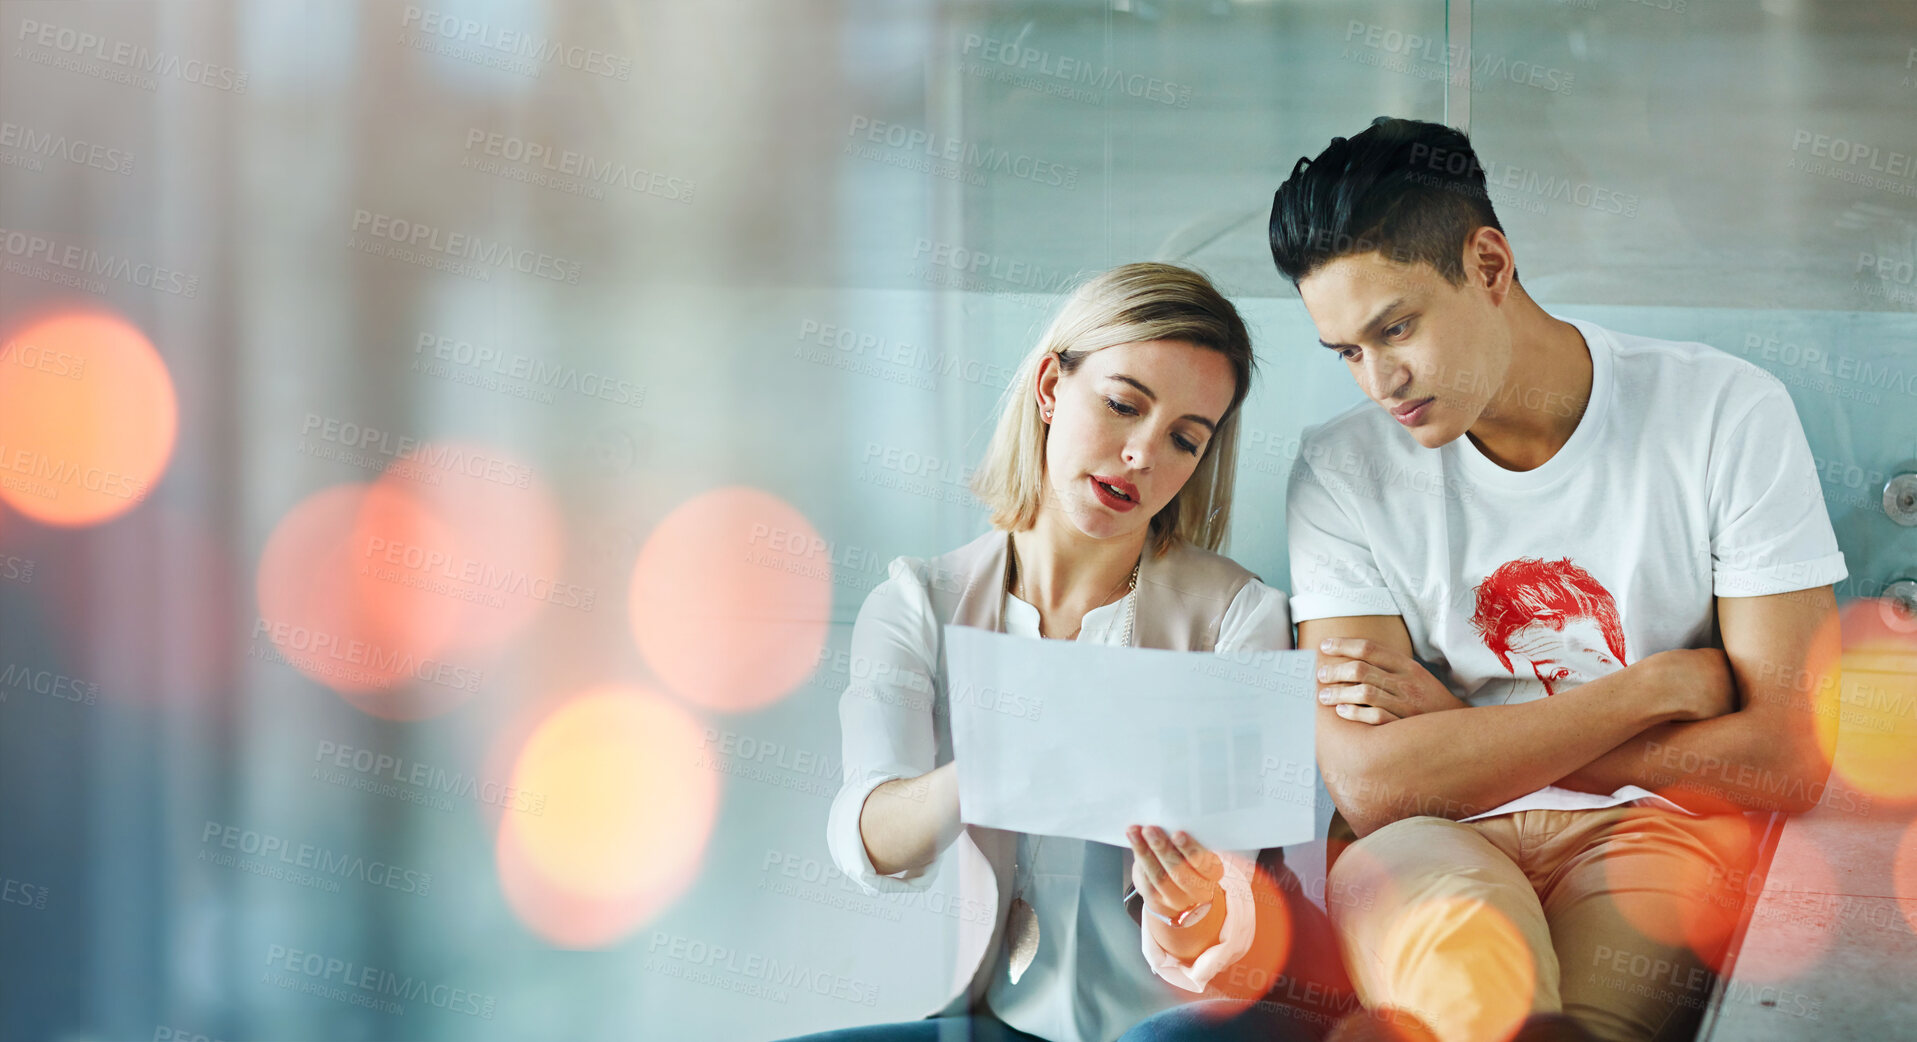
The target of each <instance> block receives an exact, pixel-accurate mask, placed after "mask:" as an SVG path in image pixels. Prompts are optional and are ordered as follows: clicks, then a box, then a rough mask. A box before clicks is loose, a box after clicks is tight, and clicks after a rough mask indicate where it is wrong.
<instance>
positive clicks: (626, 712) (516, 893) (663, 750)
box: [497, 686, 719, 948]
mask: <svg viewBox="0 0 1917 1042" xmlns="http://www.w3.org/2000/svg"><path fill="white" fill-rule="evenodd" d="M702 736H703V729H702V728H701V726H700V724H699V722H698V720H696V719H695V718H694V717H693V716H692V715H691V714H690V713H688V712H687V711H686V710H684V709H682V708H680V707H679V706H678V705H676V704H674V703H673V702H671V701H669V700H667V699H665V698H662V697H660V696H658V695H655V694H652V693H650V692H646V691H642V690H635V689H630V688H620V687H611V686H606V687H597V688H592V689H590V690H588V691H585V692H583V693H581V694H579V695H577V696H575V697H573V698H571V699H569V700H567V701H566V702H564V703H563V704H561V705H560V706H559V707H558V708H557V709H556V710H554V711H553V712H552V713H551V714H550V715H549V716H547V717H546V718H545V719H544V720H543V721H541V722H540V723H539V725H538V726H537V727H536V728H535V729H534V731H533V732H532V735H531V737H529V738H528V739H527V740H526V743H525V745H524V746H522V747H521V749H520V751H519V756H518V759H517V762H516V763H515V764H514V767H513V771H512V781H511V784H512V786H513V787H514V789H516V790H517V791H519V792H521V793H530V794H535V795H536V796H537V797H539V798H540V799H542V800H543V807H542V810H541V813H539V814H537V815H531V814H519V813H507V814H504V815H502V816H501V818H500V824H499V836H498V843H497V850H498V856H499V877H500V886H501V887H502V889H503V890H504V891H505V895H506V899H507V901H508V903H509V904H510V905H511V906H512V908H513V911H514V912H515V913H516V914H517V915H518V916H519V918H520V919H521V921H523V922H524V923H525V924H526V925H527V926H528V927H529V928H531V929H532V930H533V931H534V932H535V933H538V934H539V935H540V936H542V937H544V938H546V939H547V940H548V941H550V942H552V943H553V944H556V945H559V946H561V947H566V948H603V947H605V946H607V945H610V944H613V943H616V942H617V941H619V940H620V939H621V938H623V937H625V936H626V935H627V934H629V933H631V932H632V931H633V930H635V929H637V928H638V927H639V926H640V925H642V924H643V923H644V922H646V921H647V920H648V919H650V918H651V917H652V916H653V915H654V914H656V913H657V912H658V911H659V910H661V909H663V908H665V907H666V906H667V905H669V904H671V903H672V902H673V901H674V900H676V899H677V898H678V897H679V895H680V894H682V893H684V891H685V890H686V888H687V887H689V886H690V885H691V884H692V881H693V879H694V878H695V877H696V874H697V871H698V867H699V863H700V860H701V859H702V857H703V856H704V853H705V847H706V841H707V839H708V838H709V837H710V835H711V833H712V827H713V822H714V818H715V817H716V815H717V813H718V806H719V778H718V775H717V774H716V773H714V772H712V771H709V770H704V769H702V768H701V767H700V766H699V765H698V763H697V761H696V757H697V755H698V750H699V748H700V745H701V742H702Z"/></svg>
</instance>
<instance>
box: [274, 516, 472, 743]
mask: <svg viewBox="0 0 1917 1042" xmlns="http://www.w3.org/2000/svg"><path fill="white" fill-rule="evenodd" d="M395 546H399V547H417V546H434V547H443V548H452V549H454V550H455V551H456V550H457V548H458V546H459V543H458V538H457V535H456V533H454V532H453V531H452V530H451V529H450V528H449V527H448V526H446V525H445V524H444V523H443V522H441V521H440V520H439V519H438V517H437V516H435V515H434V514H433V512H432V511H431V510H429V509H427V508H426V506H425V505H424V504H422V503H420V502H419V501H418V500H417V499H415V498H414V497H413V496H412V495H410V494H409V493H407V492H406V491H404V490H403V489H399V488H395V487H392V486H387V485H373V486H368V485H359V484H347V485H335V486H333V487H331V488H328V489H323V490H321V491H320V492H317V493H315V494H313V495H312V496H309V497H308V498H307V499H305V500H304V501H302V502H301V503H300V504H299V505H298V506H296V507H294V508H293V509H292V510H291V511H289V512H288V513H287V515H286V516H285V517H284V518H282V519H281V520H280V523H279V525H278V526H277V527H276V528H275V529H274V531H273V535H272V537H271V538H269V539H268V540H267V544H266V548H265V550H264V551H263V552H262V553H261V555H260V567H259V575H258V580H257V584H256V585H257V593H258V596H259V605H260V618H259V620H258V621H257V622H256V623H255V626H254V634H253V636H254V639H255V640H262V639H264V640H269V641H271V642H272V644H273V645H274V646H275V647H276V648H277V649H278V651H279V654H280V656H281V657H282V658H284V659H285V660H286V661H287V662H288V663H290V664H292V665H293V666H294V667H295V668H297V669H298V670H299V671H300V672H302V673H304V674H306V675H307V676H309V677H311V678H312V679H314V680H316V681H319V682H320V683H322V684H325V685H326V686H328V687H330V688H332V689H333V690H335V691H337V692H339V693H340V694H341V695H343V696H345V697H346V698H347V700H348V701H350V702H352V703H353V704H355V705H357V706H359V707H360V708H361V709H364V710H366V711H367V712H369V713H372V714H374V715H377V716H382V717H386V718H388V719H398V720H412V719H420V718H422V717H426V716H432V715H435V714H437V713H440V712H443V711H445V710H446V709H447V708H449V707H450V706H452V705H454V704H457V703H458V702H460V701H463V700H464V699H465V698H466V697H467V696H468V695H469V694H470V693H471V689H472V687H473V686H474V684H475V682H474V679H473V678H474V677H475V676H476V674H475V673H474V672H473V671H472V670H469V669H466V668H464V667H460V666H454V665H452V664H450V663H447V662H446V661H444V660H443V659H441V658H438V657H436V656H439V655H440V653H441V652H442V651H443V650H444V649H445V648H446V647H447V646H448V644H449V643H450V641H451V639H452V635H453V632H454V630H455V628H456V627H457V626H458V625H459V624H460V622H461V620H462V619H463V617H464V612H465V607H464V602H463V601H462V600H460V599H459V598H457V597H454V596H449V595H448V594H447V593H446V592H445V591H443V590H440V589H436V588H434V587H432V586H430V585H426V584H415V583H408V582H406V581H402V580H403V576H402V577H401V579H395V578H394V577H393V573H392V572H391V570H390V566H388V565H385V564H384V563H383V561H384V558H385V556H386V555H387V554H388V553H390V552H392V548H393V547H395ZM402 687H403V688H404V689H405V690H404V691H403V692H402V691H399V690H396V689H399V688H402Z"/></svg>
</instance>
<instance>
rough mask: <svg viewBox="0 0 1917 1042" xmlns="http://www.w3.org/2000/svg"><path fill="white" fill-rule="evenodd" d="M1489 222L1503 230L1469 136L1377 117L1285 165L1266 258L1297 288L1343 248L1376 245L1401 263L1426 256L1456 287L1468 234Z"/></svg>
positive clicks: (1368, 248) (1350, 249)
mask: <svg viewBox="0 0 1917 1042" xmlns="http://www.w3.org/2000/svg"><path fill="white" fill-rule="evenodd" d="M1486 225H1489V226H1491V227H1493V228H1496V229H1497V230H1498V231H1500V232H1502V231H1504V225H1502V224H1499V223H1498V215H1497V214H1496V213H1495V212H1493V211H1492V209H1491V197H1490V196H1489V195H1487V194H1486V193H1485V188H1484V168H1483V167H1481V166H1479V165H1478V156H1477V153H1476V152H1473V151H1472V150H1471V139H1470V138H1468V137H1466V136H1465V135H1464V132H1463V131H1459V130H1454V129H1452V128H1451V127H1447V126H1444V125H1442V124H1438V123H1425V122H1423V121H1421V120H1415V119H1392V118H1390V117H1387V116H1380V117H1378V118H1377V119H1374V120H1372V121H1371V126H1370V127H1368V128H1366V129H1365V131H1364V132H1363V133H1360V134H1359V135H1357V136H1356V137H1351V138H1342V137H1335V138H1332V139H1331V144H1330V145H1327V146H1326V147H1325V150H1324V151H1323V152H1320V153H1318V157H1317V158H1316V159H1311V158H1301V159H1299V160H1298V163H1297V165H1295V166H1293V167H1292V168H1291V176H1290V177H1288V178H1286V179H1285V183H1284V184H1282V185H1280V186H1278V191H1277V192H1276V193H1275V194H1274V195H1273V196H1272V199H1271V259H1272V260H1273V261H1275V262H1277V264H1278V270H1279V271H1281V272H1283V273H1284V275H1285V277H1286V278H1288V279H1290V280H1291V284H1292V285H1293V286H1294V287H1295V286H1297V285H1298V282H1299V280H1300V279H1303V278H1304V277H1306V276H1307V275H1310V274H1311V273H1312V272H1314V271H1317V270H1318V269H1319V268H1321V267H1323V266H1325V265H1326V264H1329V263H1331V262H1332V261H1334V260H1337V259H1338V258H1340V257H1344V256H1348V255H1350V254H1354V253H1370V252H1373V251H1377V252H1379V253H1382V254H1383V255H1384V256H1385V257H1386V258H1387V259H1389V260H1392V261H1395V262H1397V263H1400V264H1408V263H1411V262H1414V261H1423V262H1425V263H1426V264H1429V265H1431V266H1432V267H1433V268H1436V269H1437V270H1438V274H1440V275H1442V276H1444V278H1445V279H1446V281H1448V282H1450V283H1451V284H1452V285H1454V286H1461V285H1463V284H1464V265H1463V262H1462V261H1461V260H1460V259H1459V258H1460V256H1461V254H1462V253H1463V252H1464V241H1465V239H1466V238H1467V237H1469V236H1470V235H1471V233H1472V232H1475V231H1477V230H1478V229H1479V228H1482V227H1484V226H1486ZM1511 277H1512V278H1513V279H1516V278H1517V272H1516V271H1515V270H1514V271H1513V272H1512V273H1511Z"/></svg>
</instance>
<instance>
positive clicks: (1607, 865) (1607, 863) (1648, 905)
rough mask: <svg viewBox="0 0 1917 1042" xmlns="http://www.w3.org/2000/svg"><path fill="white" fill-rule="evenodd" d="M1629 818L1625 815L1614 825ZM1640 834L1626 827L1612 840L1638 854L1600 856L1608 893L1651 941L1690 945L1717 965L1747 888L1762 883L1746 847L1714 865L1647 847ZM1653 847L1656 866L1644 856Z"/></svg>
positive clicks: (1622, 849) (1739, 823)
mask: <svg viewBox="0 0 1917 1042" xmlns="http://www.w3.org/2000/svg"><path fill="white" fill-rule="evenodd" d="M1718 820H1719V821H1722V822H1725V823H1734V824H1735V826H1736V827H1738V828H1740V829H1741V828H1742V827H1743V825H1744V823H1743V822H1742V821H1741V820H1736V819H1734V818H1732V817H1730V816H1725V817H1722V818H1719V819H1718ZM1629 824H1630V822H1629V819H1627V820H1626V821H1625V822H1620V823H1619V826H1618V827H1619V828H1624V827H1626V826H1628V825H1629ZM1642 838H1643V837H1640V836H1636V835H1631V834H1629V833H1626V834H1625V835H1623V836H1618V837H1613V839H1612V840H1611V845H1612V846H1613V848H1614V849H1616V850H1618V851H1620V852H1635V854H1636V856H1635V857H1622V856H1613V857H1606V858H1602V859H1600V861H1599V864H1600V865H1601V866H1602V869H1603V872H1604V882H1605V897H1606V899H1608V900H1609V901H1610V902H1611V903H1612V904H1613V905H1615V906H1616V907H1617V911H1618V914H1619V915H1621V916H1623V918H1624V919H1625V921H1627V922H1629V923H1630V924H1631V926H1632V927H1633V928H1635V929H1636V930H1637V931H1638V932H1639V933H1641V934H1643V935H1644V936H1645V937H1647V938H1649V939H1650V940H1652V941H1653V942H1656V943H1657V944H1661V945H1668V946H1671V947H1679V946H1682V947H1685V948H1689V949H1690V950H1691V952H1692V953H1693V954H1695V955H1696V956H1697V957H1698V958H1699V959H1701V960H1703V961H1704V962H1705V963H1706V964H1707V965H1708V966H1710V967H1711V968H1712V969H1717V968H1719V967H1721V966H1722V965H1723V961H1724V955H1725V942H1726V941H1727V940H1729V938H1730V934H1731V931H1732V930H1733V929H1735V928H1736V925H1737V918H1738V912H1739V909H1741V908H1742V907H1743V902H1744V900H1745V890H1746V888H1748V887H1751V886H1758V887H1761V886H1762V885H1763V881H1762V880H1761V879H1753V878H1752V872H1751V866H1750V860H1749V856H1748V855H1749V853H1750V852H1749V851H1748V849H1746V851H1744V852H1743V853H1741V854H1740V855H1738V856H1736V857H1735V858H1734V859H1733V860H1732V861H1731V862H1730V863H1729V864H1725V865H1718V864H1717V863H1716V862H1715V861H1712V860H1709V859H1706V858H1702V857H1696V856H1691V855H1688V854H1683V853H1679V852H1677V851H1675V850H1671V849H1661V848H1647V847H1645V846H1642V845H1640V842H1639V841H1640V840H1641V839H1642ZM1658 838H1659V839H1664V840H1666V841H1668V837H1662V836H1660V837H1658ZM1653 851H1655V852H1656V853H1657V854H1658V855H1659V857H1658V860H1657V862H1656V864H1655V867H1652V866H1651V865H1649V864H1647V862H1646V860H1645V859H1646V857H1648V856H1650V855H1651V854H1652V853H1653Z"/></svg>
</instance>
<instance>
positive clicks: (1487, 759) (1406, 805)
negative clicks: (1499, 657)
mask: <svg viewBox="0 0 1917 1042" xmlns="http://www.w3.org/2000/svg"><path fill="white" fill-rule="evenodd" d="M1655 684H1656V681H1655V680H1654V679H1653V676H1652V673H1651V671H1649V670H1639V669H1637V668H1636V667H1629V668H1626V669H1624V670H1620V671H1618V672H1616V673H1612V674H1608V675H1606V676H1604V677H1600V678H1598V679H1597V680H1594V681H1591V682H1590V683H1588V684H1584V685H1581V686H1579V687H1577V688H1574V689H1572V690H1570V691H1566V692H1564V693H1562V694H1559V695H1554V696H1552V697H1550V698H1541V699H1537V700H1534V701H1530V702H1523V703H1519V704H1516V705H1505V706H1482V707H1476V708H1467V709H1455V710H1447V711H1445V712H1437V713H1423V714H1420V715H1417V716H1412V717H1406V718H1404V719H1401V720H1394V721H1391V722H1390V723H1386V724H1382V725H1379V726H1377V727H1375V728H1370V729H1369V730H1368V732H1359V731H1355V730H1352V729H1353V728H1361V727H1364V725H1359V724H1350V723H1347V722H1345V721H1335V724H1334V721H1330V720H1327V721H1324V723H1325V725H1326V726H1327V727H1330V726H1338V727H1341V728H1342V729H1343V733H1342V734H1341V735H1339V736H1338V738H1339V741H1338V744H1339V745H1340V746H1343V747H1344V748H1345V749H1347V750H1349V753H1350V755H1349V757H1347V759H1348V760H1349V761H1351V762H1355V763H1357V764H1358V765H1359V766H1357V767H1356V768H1355V769H1346V770H1342V771H1341V770H1340V769H1339V768H1338V767H1337V766H1336V765H1335V764H1326V765H1325V767H1324V772H1325V786H1326V788H1327V789H1329V790H1330V791H1331V793H1332V795H1333V796H1334V797H1336V802H1337V804H1338V807H1339V809H1340V810H1341V811H1343V812H1344V815H1345V819H1346V820H1347V821H1348V822H1350V824H1351V826H1352V828H1353V829H1354V830H1356V831H1357V832H1358V833H1359V834H1360V835H1364V834H1367V833H1369V832H1371V831H1374V830H1376V829H1378V828H1382V827H1383V826H1385V825H1387V824H1389V823H1391V822H1392V821H1396V820H1398V819H1399V818H1405V817H1412V816H1415V815H1421V814H1431V815H1435V816H1439V817H1449V818H1462V817H1469V816H1471V815H1473V814H1476V813H1480V812H1482V811H1486V810H1490V809H1491V808H1493V807H1496V806H1498V805H1499V804H1502V803H1505V802H1508V801H1510V800H1513V799H1516V798H1518V797H1519V796H1523V795H1525V794H1526V793H1529V792H1535V791H1537V790H1538V789H1541V788H1543V787H1545V786H1547V785H1550V784H1552V783H1553V782H1556V781H1557V780H1558V779H1559V778H1561V777H1563V776H1564V774H1565V769H1566V767H1567V766H1570V765H1576V766H1583V765H1585V764H1587V763H1590V762H1591V761H1593V760H1596V759H1597V758H1599V757H1601V756H1604V755H1605V754H1607V753H1609V752H1611V751H1612V750H1614V749H1616V748H1617V747H1618V746H1620V745H1621V744H1623V743H1624V742H1626V741H1627V740H1629V739H1631V738H1633V737H1635V736H1637V735H1639V734H1641V733H1643V732H1644V731H1645V729H1646V728H1647V727H1653V726H1656V725H1658V724H1661V723H1664V722H1666V721H1669V720H1671V719H1672V718H1673V716H1674V713H1673V712H1671V711H1669V710H1666V709H1663V708H1662V699H1661V698H1660V692H1658V691H1656V690H1654V687H1655ZM1320 734H1321V736H1322V735H1323V734H1324V731H1323V730H1322V729H1321V731H1320Z"/></svg>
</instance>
